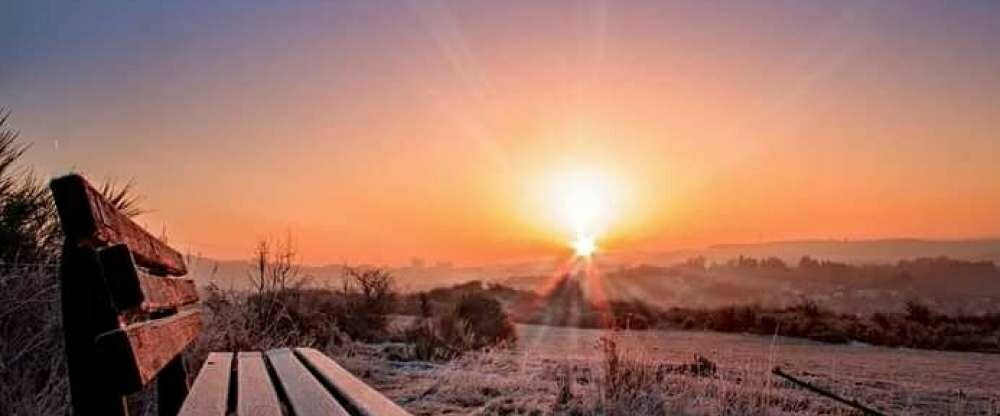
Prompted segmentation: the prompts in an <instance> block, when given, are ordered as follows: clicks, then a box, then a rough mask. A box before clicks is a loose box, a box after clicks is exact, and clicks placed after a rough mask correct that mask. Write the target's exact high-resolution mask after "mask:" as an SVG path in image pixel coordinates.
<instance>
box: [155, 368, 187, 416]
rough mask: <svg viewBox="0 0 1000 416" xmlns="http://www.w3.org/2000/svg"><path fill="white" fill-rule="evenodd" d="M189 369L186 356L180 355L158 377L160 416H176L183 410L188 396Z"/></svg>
mask: <svg viewBox="0 0 1000 416" xmlns="http://www.w3.org/2000/svg"><path fill="white" fill-rule="evenodd" d="M188 388H189V386H188V381H187V368H186V367H185V365H184V354H183V353H182V354H179V355H177V357H174V359H173V360H171V361H170V364H167V366H166V367H163V370H161V371H160V374H159V375H158V376H157V377H156V397H157V402H158V403H157V408H158V410H159V415H160V416H174V415H176V414H177V413H178V412H180V410H181V405H182V404H184V398H186V397H187V394H188Z"/></svg>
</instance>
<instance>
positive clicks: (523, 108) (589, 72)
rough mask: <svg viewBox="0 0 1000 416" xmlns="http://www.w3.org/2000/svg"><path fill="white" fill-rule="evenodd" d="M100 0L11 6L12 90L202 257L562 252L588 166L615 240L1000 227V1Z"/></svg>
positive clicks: (656, 245) (62, 141)
mask: <svg viewBox="0 0 1000 416" xmlns="http://www.w3.org/2000/svg"><path fill="white" fill-rule="evenodd" d="M96 3H97V2H68V1H67V2H57V3H51V2H47V1H17V0H15V1H13V2H7V3H6V4H5V7H4V8H3V9H4V11H3V12H2V13H0V52H2V61H0V106H4V107H7V108H9V109H10V110H11V111H12V112H13V117H12V120H11V122H12V124H13V125H14V126H15V127H17V128H18V129H20V130H21V133H22V138H23V139H24V140H26V141H29V142H32V143H33V148H32V149H31V151H30V152H29V154H28V156H27V161H28V162H29V163H31V164H32V165H33V166H35V168H36V170H37V171H38V173H40V174H43V175H58V174H62V173H66V172H68V171H70V170H78V171H81V172H84V173H85V174H86V175H87V176H88V177H90V178H92V179H93V180H94V181H100V180H102V179H104V178H119V179H127V178H133V177H134V178H135V180H136V181H137V183H138V189H139V191H140V193H142V194H143V195H145V196H146V201H145V204H146V206H147V207H149V208H151V209H154V212H152V213H151V214H148V215H146V216H144V217H143V218H142V222H143V223H144V224H146V225H147V226H148V227H149V228H150V229H153V230H156V231H159V230H161V229H165V230H166V233H167V235H168V236H169V238H170V241H171V242H172V243H173V244H175V245H177V246H180V247H182V248H184V249H185V250H189V251H191V252H196V253H202V254H205V255H209V256H214V257H218V258H242V257H245V256H247V255H248V254H249V252H250V250H251V248H252V247H253V242H254V240H255V239H257V238H260V237H262V236H267V235H282V234H284V233H286V232H290V233H291V234H293V235H294V238H295V240H296V241H297V244H298V246H299V249H300V252H301V254H302V257H303V259H304V260H305V261H306V262H308V263H326V262H341V261H350V262H376V263H398V262H402V261H405V260H406V259H409V258H411V257H422V258H426V259H428V260H429V261H436V260H448V261H453V262H455V263H458V264H473V263H480V262H493V261H501V260H510V259H521V258H531V257H536V256H546V255H551V254H553V253H560V252H561V251H562V250H565V246H566V241H567V240H568V239H569V238H570V237H569V236H568V234H569V233H568V231H567V229H566V227H565V224H564V223H563V222H562V221H560V218H559V216H560V215H561V214H560V212H559V210H558V209H557V208H556V207H554V205H558V203H555V202H553V197H552V196H553V195H558V193H559V191H558V188H559V186H560V185H559V184H560V179H558V178H561V177H563V176H565V175H566V174H567V172H581V171H583V172H591V173H594V174H595V175H598V176H600V177H602V178H604V180H606V181H607V182H608V183H610V184H611V185H609V186H610V187H611V188H613V191H612V192H610V194H612V197H611V200H610V201H609V202H608V204H609V205H611V208H609V209H608V215H607V217H608V218H607V224H606V225H607V227H606V229H605V230H604V232H603V233H602V235H601V236H600V238H599V240H601V241H600V243H599V244H601V245H602V247H604V248H605V249H607V250H633V249H642V250H653V249H672V248H681V247H698V246H703V245H707V244H712V243H720V242H753V241H758V240H779V239H793V238H852V239H857V238H879V237H898V236H906V237H927V238H966V237H983V236H997V235H1000V163H998V160H997V159H998V156H1000V3H998V2H994V1H948V2H946V1H933V2H927V1H910V0H906V1H870V2H869V1H836V2H833V1H816V2H807V1H778V2H749V1H746V2H710V1H690V2H665V1H648V2H644V1H635V2H633V1H623V2H617V1H616V2H610V1H608V2H601V1H596V2H587V1H546V2H535V1H528V2H523V3H515V2H511V1H504V2H495V3H490V2H478V1H476V2H474V1H462V2H422V1H409V2H400V3H395V2H388V1H359V2H333V1H317V2H264V1H261V2H247V1H228V2H205V1H176V2H173V1H172V2H161V1H120V2H100V4H96ZM554 189H556V190H554Z"/></svg>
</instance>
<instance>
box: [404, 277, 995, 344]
mask: <svg viewBox="0 0 1000 416" xmlns="http://www.w3.org/2000/svg"><path fill="white" fill-rule="evenodd" d="M474 294H483V295H488V296H493V297H494V298H496V299H500V300H502V301H503V302H504V303H505V304H506V305H507V309H508V310H512V311H516V312H515V313H513V314H512V316H511V319H512V320H514V321H515V322H518V323H527V324H540V325H555V326H572V327H580V328H624V329H639V330H644V329H682V330H710V331H719V332H736V333H750V334H760V335H782V336H790V337H798V338H805V339H810V340H815V341H822V342H828V343H849V342H861V343H866V344H872V345H883V346H889V347H907V348H921V349H932V350H950V351H978V352H992V353H1000V312H994V313H980V314H945V313H942V312H938V311H935V310H934V309H933V308H932V307H930V306H929V305H928V304H926V303H924V302H921V301H919V300H916V299H911V300H909V301H907V302H905V303H904V305H903V307H902V308H898V309H897V311H896V312H880V313H873V314H867V315H862V314H847V313H836V312H833V311H832V310H829V309H827V308H824V307H822V306H820V305H819V304H818V303H817V302H815V301H811V300H802V301H801V302H799V303H798V304H795V305H792V306H787V307H771V308H766V307H762V306H759V305H743V306H725V307H717V308H668V309H662V308H657V307H654V306H652V305H649V304H646V303H644V302H640V301H631V302H625V301H611V302H607V303H605V304H603V305H599V304H593V303H591V301H590V300H588V299H587V298H586V297H585V295H584V291H583V289H582V288H581V287H580V284H579V283H578V282H576V281H574V280H571V279H569V278H567V279H564V280H563V281H562V282H560V283H559V284H557V285H556V286H555V288H554V289H553V290H551V291H550V292H549V293H547V294H544V295H543V294H538V293H535V292H531V291H522V290H516V289H511V288H508V287H505V286H502V285H498V284H483V283H481V282H470V283H466V284H461V285H456V286H454V287H452V288H450V289H435V290H431V291H428V292H424V293H422V294H420V295H413V296H410V299H409V300H408V301H407V302H404V305H403V310H404V312H405V313H412V314H416V312H415V311H416V306H415V305H416V304H417V302H415V300H414V299H418V298H420V297H426V298H427V299H428V300H427V302H429V303H431V304H433V305H436V306H435V307H438V308H441V307H443V306H442V305H447V304H449V303H453V302H457V299H460V297H461V296H470V295H474Z"/></svg>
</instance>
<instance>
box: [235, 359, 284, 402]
mask: <svg viewBox="0 0 1000 416" xmlns="http://www.w3.org/2000/svg"><path fill="white" fill-rule="evenodd" d="M236 366H237V369H236V379H237V384H236V400H237V403H236V415H237V416H281V404H280V403H278V395H277V393H276V392H275V390H274V385H272V384H271V377H270V375H269V374H268V373H267V367H266V366H265V364H264V358H263V356H262V355H261V353H259V352H241V353H239V354H238V355H237V359H236Z"/></svg>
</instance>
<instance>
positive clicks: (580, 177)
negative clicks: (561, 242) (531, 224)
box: [551, 170, 614, 257]
mask: <svg viewBox="0 0 1000 416" xmlns="http://www.w3.org/2000/svg"><path fill="white" fill-rule="evenodd" d="M554 185H555V187H554V189H553V192H552V193H551V196H552V197H554V198H555V200H554V201H553V202H555V205H556V206H557V207H558V216H559V218H560V219H561V222H562V223H563V225H564V226H565V227H566V231H567V234H568V237H569V238H568V240H569V244H570V246H571V247H572V248H573V251H574V252H575V253H576V255H577V256H579V257H590V256H592V255H593V254H594V252H595V251H596V250H597V239H598V237H599V236H600V235H602V234H603V233H605V232H607V227H608V226H609V216H610V212H609V211H610V206H611V202H612V199H613V194H614V192H613V191H614V187H613V186H612V180H611V178H610V177H609V176H607V175H603V174H601V173H599V172H596V171H592V170H572V171H566V172H564V173H563V174H562V175H560V176H558V177H557V178H556V180H555V181H554Z"/></svg>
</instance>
